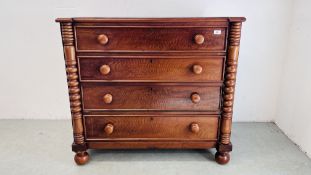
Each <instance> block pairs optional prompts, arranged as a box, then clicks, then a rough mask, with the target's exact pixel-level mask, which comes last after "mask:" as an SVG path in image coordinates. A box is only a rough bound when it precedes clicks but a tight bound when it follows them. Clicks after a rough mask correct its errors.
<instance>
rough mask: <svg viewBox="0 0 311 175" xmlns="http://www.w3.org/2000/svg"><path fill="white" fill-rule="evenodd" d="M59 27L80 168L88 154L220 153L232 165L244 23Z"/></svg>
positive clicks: (171, 21) (77, 23) (119, 22)
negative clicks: (101, 151)
mask: <svg viewBox="0 0 311 175" xmlns="http://www.w3.org/2000/svg"><path fill="white" fill-rule="evenodd" d="M56 21H57V22H60V23H61V32H62V40H63V46H64V56H65V60H66V71H67V79H68V89H69V96H70V108H71V114H72V124H73V132H74V143H73V145H72V150H73V151H74V152H76V155H75V161H76V163H77V164H78V165H82V164H85V163H87V162H88V160H89V155H88V153H87V152H86V150H87V149H89V148H91V149H136V148H144V149H148V148H182V149H193V148H199V149H206V148H216V149H217V153H216V154H215V160H216V162H218V163H219V164H226V163H228V162H229V160H230V154H229V153H230V151H232V144H231V142H230V135H231V124H232V113H233V101H234V91H235V82H236V73H237V62H238V54H239V45H240V38H241V26H242V22H243V21H245V18H244V17H221V18H217V17H212V18H59V19H56Z"/></svg>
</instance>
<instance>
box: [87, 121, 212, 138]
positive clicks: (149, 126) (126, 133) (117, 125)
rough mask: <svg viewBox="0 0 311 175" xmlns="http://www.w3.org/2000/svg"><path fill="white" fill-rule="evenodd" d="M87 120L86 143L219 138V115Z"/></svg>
mask: <svg viewBox="0 0 311 175" xmlns="http://www.w3.org/2000/svg"><path fill="white" fill-rule="evenodd" d="M84 120H85V128H86V138H87V140H149V141H150V140H162V141H163V140H214V141H215V140H216V139H217V128H218V116H204V115H201V116H152V115H150V116H148V117H146V116H85V118H84ZM194 124H195V125H196V126H195V127H196V128H195V130H194V129H193V128H192V125H194ZM107 127H108V129H107Z"/></svg>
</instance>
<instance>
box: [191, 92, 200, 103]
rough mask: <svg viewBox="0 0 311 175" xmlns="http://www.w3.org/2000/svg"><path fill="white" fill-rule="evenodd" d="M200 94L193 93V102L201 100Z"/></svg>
mask: <svg viewBox="0 0 311 175" xmlns="http://www.w3.org/2000/svg"><path fill="white" fill-rule="evenodd" d="M200 99H201V98H200V95H199V94H198V93H193V94H191V101H192V102H193V103H199V102H200Z"/></svg>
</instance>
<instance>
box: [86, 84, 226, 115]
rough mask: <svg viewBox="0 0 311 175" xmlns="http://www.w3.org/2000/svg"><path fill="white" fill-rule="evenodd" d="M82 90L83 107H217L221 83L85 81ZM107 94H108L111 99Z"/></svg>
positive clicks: (186, 108)
mask: <svg viewBox="0 0 311 175" xmlns="http://www.w3.org/2000/svg"><path fill="white" fill-rule="evenodd" d="M82 93H83V102H84V104H83V106H84V109H86V110H112V109H113V110H192V111H194V110H204V111H216V110H218V109H219V96H220V87H204V86H190V85H189V86H172V85H168V86H162V85H158V86H157V85H148V86H145V85H113V84H112V85H107V84H94V83H84V84H82ZM109 94H110V95H109ZM107 95H109V96H110V97H111V98H110V101H109V97H108V100H107V98H106V97H107ZM197 96H199V98H200V99H199V102H197V103H195V102H193V101H192V100H198V99H197V98H196V97H197ZM109 102H110V103H109Z"/></svg>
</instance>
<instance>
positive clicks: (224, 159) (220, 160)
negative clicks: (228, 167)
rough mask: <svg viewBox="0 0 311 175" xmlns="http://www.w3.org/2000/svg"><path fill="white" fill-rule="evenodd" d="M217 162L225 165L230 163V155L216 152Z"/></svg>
mask: <svg viewBox="0 0 311 175" xmlns="http://www.w3.org/2000/svg"><path fill="white" fill-rule="evenodd" d="M215 160H216V162H217V163H219V164H221V165H224V164H226V163H228V162H229V161H230V154H229V153H228V152H218V151H217V152H216V154H215Z"/></svg>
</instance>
